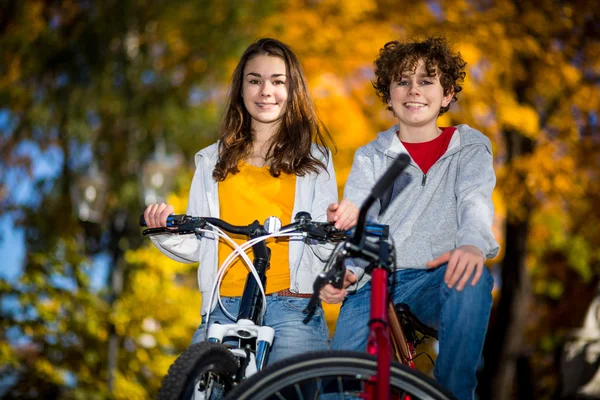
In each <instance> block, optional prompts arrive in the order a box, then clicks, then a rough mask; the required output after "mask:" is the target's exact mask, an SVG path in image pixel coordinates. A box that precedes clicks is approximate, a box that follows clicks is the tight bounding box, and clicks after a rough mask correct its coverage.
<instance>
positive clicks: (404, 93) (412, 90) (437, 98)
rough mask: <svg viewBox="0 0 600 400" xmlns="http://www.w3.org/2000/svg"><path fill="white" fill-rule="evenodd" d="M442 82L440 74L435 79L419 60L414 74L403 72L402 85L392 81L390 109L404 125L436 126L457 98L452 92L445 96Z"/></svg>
mask: <svg viewBox="0 0 600 400" xmlns="http://www.w3.org/2000/svg"><path fill="white" fill-rule="evenodd" d="M439 78H440V77H439V72H438V73H437V75H436V76H429V74H428V73H427V70H426V68H425V63H424V62H423V60H419V63H418V64H417V68H416V70H415V72H414V73H413V72H412V71H404V72H403V73H402V77H401V79H400V81H397V80H395V79H394V80H393V81H392V83H391V84H390V101H389V102H388V105H389V106H391V107H392V109H393V110H394V114H395V115H396V117H397V118H398V122H399V123H400V124H401V125H402V124H405V125H409V126H414V127H423V126H428V125H432V126H436V120H437V117H438V114H439V112H440V108H441V107H446V106H447V105H448V104H450V102H451V101H452V97H453V95H454V93H452V92H450V93H449V94H448V95H447V96H444V88H443V87H442V84H441V83H440V80H439Z"/></svg>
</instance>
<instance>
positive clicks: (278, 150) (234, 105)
mask: <svg viewBox="0 0 600 400" xmlns="http://www.w3.org/2000/svg"><path fill="white" fill-rule="evenodd" d="M260 55H268V56H275V57H280V58H281V59H283V60H284V61H285V65H286V67H287V81H288V82H289V83H288V85H289V86H288V87H289V89H288V100H287V106H286V110H285V113H284V115H283V116H282V119H281V124H280V126H279V130H278V132H277V133H276V134H275V136H274V137H273V138H272V139H271V143H270V145H269V149H268V151H267V155H266V160H265V161H266V164H267V165H269V171H270V173H271V175H272V176H274V177H278V176H279V175H280V174H281V172H284V173H286V174H295V175H299V176H303V175H305V174H307V173H311V172H314V173H318V172H319V170H320V169H322V170H324V171H326V170H327V166H326V165H325V164H324V163H323V162H322V161H320V160H319V159H318V158H316V157H314V156H313V154H312V153H311V147H312V143H316V144H318V145H319V146H318V148H319V151H320V152H321V153H322V154H323V156H324V157H325V159H326V160H327V162H328V161H329V153H328V152H327V145H326V139H327V140H329V141H331V143H332V144H333V141H332V139H331V135H330V134H329V132H328V131H327V128H325V126H324V125H323V123H322V122H321V121H320V119H319V118H318V117H317V114H316V111H315V107H314V104H313V102H312V100H311V98H310V96H309V94H308V88H307V84H306V81H305V79H304V75H303V74H302V71H301V69H300V63H299V62H298V59H297V58H296V56H295V55H294V53H293V52H292V50H291V49H290V48H289V47H288V46H287V45H285V44H283V43H282V42H280V41H278V40H275V39H269V38H263V39H259V40H258V41H256V42H255V43H253V44H251V45H250V46H249V47H248V48H247V49H246V51H245V52H244V54H243V55H242V58H241V59H240V61H239V63H238V65H237V67H236V68H235V71H234V72H233V77H232V82H231V88H230V90H229V96H228V104H227V109H226V112H225V116H224V118H223V120H222V122H221V126H220V128H219V136H220V141H219V160H218V162H217V165H216V166H215V169H214V171H213V178H214V179H215V180H216V181H222V180H224V179H225V178H226V177H227V174H229V173H231V174H236V173H238V172H239V169H238V163H239V162H240V161H242V160H243V159H244V158H246V157H247V156H248V155H249V154H250V151H251V150H252V143H253V140H254V135H253V133H252V129H251V128H250V121H251V116H250V114H249V113H248V110H246V107H245V106H244V100H243V98H242V84H243V78H244V77H243V75H244V68H245V66H246V63H247V62H248V61H249V60H250V59H252V58H254V57H256V56H260Z"/></svg>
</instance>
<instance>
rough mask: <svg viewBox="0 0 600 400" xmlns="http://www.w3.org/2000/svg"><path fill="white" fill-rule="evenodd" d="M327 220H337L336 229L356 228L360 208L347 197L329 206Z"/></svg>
mask: <svg viewBox="0 0 600 400" xmlns="http://www.w3.org/2000/svg"><path fill="white" fill-rule="evenodd" d="M327 221H330V222H331V221H333V222H335V224H334V226H335V228H336V229H342V230H348V229H351V228H354V226H355V225H356V222H357V221H358V208H357V207H356V206H355V205H354V204H352V203H351V202H350V201H348V200H346V199H344V200H342V201H340V202H339V203H331V204H330V205H329V207H327Z"/></svg>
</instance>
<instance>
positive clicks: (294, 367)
mask: <svg viewBox="0 0 600 400" xmlns="http://www.w3.org/2000/svg"><path fill="white" fill-rule="evenodd" d="M376 369H377V360H376V358H375V357H374V356H371V355H369V354H366V353H359V352H353V351H325V352H318V353H317V352H316V353H306V354H302V355H299V356H296V357H291V358H288V359H285V360H281V361H279V362H277V363H275V364H273V365H270V366H269V367H267V368H265V369H264V370H262V371H261V372H259V373H258V374H256V375H253V376H251V377H250V378H248V379H247V380H245V381H243V382H241V383H240V384H239V385H237V386H236V387H235V388H234V389H233V390H231V392H229V393H228V394H227V397H226V399H230V400H234V399H235V400H271V399H273V400H275V399H277V400H285V399H294V400H302V399H311V400H312V399H323V400H324V399H348V398H350V399H352V398H360V393H363V392H364V389H365V386H366V384H367V382H368V381H369V378H371V377H372V376H374V375H375V372H376ZM390 391H391V396H390V398H391V399H411V400H455V397H454V396H452V394H450V393H449V392H448V390H447V389H444V388H443V387H441V386H440V385H439V384H438V383H437V382H435V381H434V380H433V379H431V378H430V377H428V376H426V375H424V374H422V373H420V372H419V371H416V370H413V369H411V368H409V367H407V366H405V365H401V364H399V363H395V362H394V363H393V364H392V366H391V370H390Z"/></svg>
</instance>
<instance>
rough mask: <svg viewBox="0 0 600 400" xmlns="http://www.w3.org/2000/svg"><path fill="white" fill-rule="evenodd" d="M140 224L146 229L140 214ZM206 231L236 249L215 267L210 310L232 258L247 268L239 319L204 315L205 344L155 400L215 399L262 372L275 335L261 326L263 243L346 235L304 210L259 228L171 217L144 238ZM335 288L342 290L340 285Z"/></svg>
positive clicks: (191, 352) (177, 366)
mask: <svg viewBox="0 0 600 400" xmlns="http://www.w3.org/2000/svg"><path fill="white" fill-rule="evenodd" d="M140 224H141V225H142V226H145V222H144V221H143V216H142V217H141V218H140ZM207 227H211V228H212V229H213V230H212V231H211V233H213V234H218V235H219V236H221V237H223V238H224V239H225V240H228V241H229V242H230V243H231V244H232V245H233V246H234V248H235V250H234V251H233V252H232V253H231V255H230V256H229V257H228V258H227V259H226V260H225V262H224V263H223V265H222V266H221V267H220V268H219V272H218V278H217V279H216V281H215V285H214V287H213V294H212V295H211V299H210V303H209V309H212V307H211V306H212V300H213V298H214V295H215V293H218V287H219V284H220V281H221V279H222V277H223V276H224V274H225V271H226V269H227V267H228V266H229V265H231V263H232V262H233V261H234V259H235V258H236V257H237V256H240V257H242V259H243V260H244V261H245V262H246V264H247V266H248V268H249V269H250V272H249V273H248V276H247V279H246V283H245V287H244V291H243V294H242V299H241V302H240V308H239V312H238V316H237V318H235V320H236V322H235V323H234V324H224V325H220V324H212V325H209V323H208V322H209V315H208V316H207V320H206V326H208V331H207V334H206V338H207V340H206V341H204V342H200V343H197V344H193V345H191V346H190V347H188V348H187V349H186V350H185V351H184V352H183V353H182V354H181V355H180V356H179V357H178V358H177V359H176V360H175V362H174V363H173V364H172V365H171V367H170V368H169V371H168V373H167V375H166V376H165V377H164V379H163V382H162V385H161V388H160V391H159V395H158V398H159V399H191V398H194V399H219V398H222V397H223V396H224V395H225V394H226V393H227V392H228V391H229V390H230V389H231V388H232V387H233V386H234V385H236V384H238V383H239V382H241V381H242V380H244V379H246V378H248V377H249V376H251V375H253V374H255V373H257V372H258V371H260V370H261V369H263V367H264V365H265V364H266V361H267V357H268V354H269V350H270V348H271V345H272V344H273V339H274V336H275V332H274V329H273V328H271V327H268V326H263V325H262V320H263V316H264V314H265V311H266V308H265V307H266V298H265V292H264V288H265V286H266V271H267V269H268V267H269V260H270V251H269V249H268V247H267V245H266V243H265V241H266V240H267V239H269V238H272V237H280V236H292V235H302V236H305V237H306V238H308V239H313V240H316V241H319V242H332V243H335V242H339V241H341V240H343V239H344V238H345V237H346V233H345V232H344V231H340V230H337V229H335V227H334V226H333V223H329V222H315V221H312V219H311V216H310V214H309V213H306V212H300V213H297V214H296V217H295V221H294V222H293V223H291V224H289V225H287V226H283V227H282V226H281V222H280V221H279V219H278V218H276V217H269V218H268V219H267V221H266V222H265V223H264V224H262V225H261V224H259V222H258V221H254V222H253V223H251V224H250V225H247V226H236V225H231V224H228V223H227V222H225V221H223V220H221V219H218V218H207V217H205V218H203V217H192V216H188V215H171V216H169V217H168V218H167V227H166V228H152V229H146V230H145V231H144V232H143V234H144V235H153V234H159V233H165V232H170V233H179V234H200V233H201V232H203V231H205V229H206V228H207ZM369 229H373V230H374V233H373V234H378V233H379V232H380V229H379V226H375V227H372V228H369ZM222 231H226V232H229V233H230V234H237V235H244V236H247V237H248V239H249V241H247V242H246V243H244V244H242V245H237V244H236V243H235V242H233V241H232V240H231V239H230V238H229V237H228V236H227V235H226V234H225V233H224V232H222ZM248 247H252V249H253V252H254V260H253V261H252V262H251V261H250V260H249V258H248V256H247V255H246V253H245V250H246V249H247V248H248ZM336 285H339V286H341V282H339V283H336ZM232 338H235V340H237V344H234V345H231V344H229V345H225V344H224V339H232Z"/></svg>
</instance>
